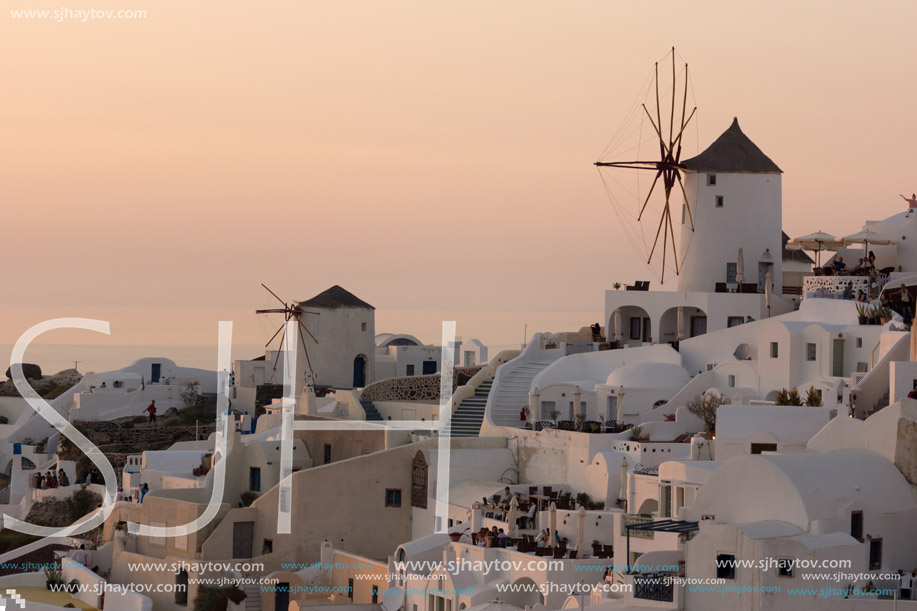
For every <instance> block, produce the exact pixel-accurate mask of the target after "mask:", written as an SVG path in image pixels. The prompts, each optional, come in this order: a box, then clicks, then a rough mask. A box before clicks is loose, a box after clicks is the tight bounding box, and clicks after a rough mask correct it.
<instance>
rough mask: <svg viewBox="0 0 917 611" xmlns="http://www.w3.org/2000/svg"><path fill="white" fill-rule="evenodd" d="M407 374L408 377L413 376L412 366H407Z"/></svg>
mask: <svg viewBox="0 0 917 611" xmlns="http://www.w3.org/2000/svg"><path fill="white" fill-rule="evenodd" d="M407 374H408V375H409V376H412V375H414V366H413V365H408V370H407Z"/></svg>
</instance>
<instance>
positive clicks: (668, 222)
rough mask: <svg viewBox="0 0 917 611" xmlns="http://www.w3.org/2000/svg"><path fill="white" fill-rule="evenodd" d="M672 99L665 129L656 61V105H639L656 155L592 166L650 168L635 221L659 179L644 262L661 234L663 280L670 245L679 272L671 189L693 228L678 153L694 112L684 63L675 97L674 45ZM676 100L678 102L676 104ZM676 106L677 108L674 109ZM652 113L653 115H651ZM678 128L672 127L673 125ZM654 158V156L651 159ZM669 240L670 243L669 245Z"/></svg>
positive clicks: (663, 279)
mask: <svg viewBox="0 0 917 611" xmlns="http://www.w3.org/2000/svg"><path fill="white" fill-rule="evenodd" d="M671 55H672V102H671V105H670V107H669V129H668V130H666V129H665V125H664V124H663V111H662V108H661V105H660V100H659V62H656V67H655V74H654V81H655V90H656V104H655V106H656V108H655V113H651V112H650V110H649V109H648V108H647V107H646V103H643V104H641V106H642V109H643V113H641V114H645V115H646V118H647V119H649V122H650V124H651V125H652V127H653V132H654V134H655V136H656V139H657V140H658V144H659V150H658V157H657V156H656V155H648V156H647V157H650V159H645V158H644V159H642V160H636V161H602V160H600V161H597V162H595V165H596V166H597V167H599V168H615V169H621V170H643V171H651V172H654V173H655V175H656V176H655V178H654V179H653V183H652V185H651V186H650V190H649V193H647V195H646V199H644V200H643V205H642V207H641V208H640V213H639V214H638V215H637V221H638V222H640V221H642V219H643V214H644V212H646V209H647V206H648V205H649V203H650V198H651V197H652V195H653V192H654V190H655V188H656V184H657V183H658V182H659V179H660V178H661V179H662V187H663V190H664V192H665V202H664V205H663V207H662V213H661V215H660V217H659V223H658V225H657V227H656V237H655V239H654V241H653V246H652V248H651V249H650V252H649V257H647V263H650V262H651V261H652V260H653V255H654V254H656V248H657V246H659V238H660V236H661V237H662V248H661V252H662V270H661V278H660V279H661V280H662V281H665V263H666V254H667V251H668V250H669V249H670V248H671V251H672V255H673V259H674V261H675V275H676V276H677V275H678V273H679V261H678V252H677V249H676V247H675V230H674V227H673V224H672V212H671V209H670V207H669V199H670V196H671V193H672V191H673V190H674V189H676V188H679V189H680V190H681V193H682V196H683V197H684V206H685V212H686V214H687V219H688V221H689V222H690V227H691V230H692V231H693V230H694V215H693V214H692V212H691V208H690V205H689V200H688V195H687V193H686V192H685V187H684V183H683V182H682V179H681V175H682V174H683V173H684V172H685V169H686V168H685V167H684V166H683V165H681V152H682V142H683V136H684V133H685V128H686V127H687V126H688V124H689V123H690V122H691V119H692V118H693V117H694V113H695V112H696V111H697V107H696V106H695V107H694V108H693V109H692V110H691V112H690V113H687V112H686V111H687V103H688V65H687V64H685V65H684V76H683V78H684V93H683V95H682V96H679V97H681V100H677V99H676V89H677V81H676V66H675V48H674V47H673V48H672V53H671ZM679 102H680V104H679ZM679 106H680V108H678V107H679ZM653 114H655V115H656V116H655V118H654V117H653ZM677 114H680V115H681V117H680V120H679V122H678V123H675V116H676V115H677ZM676 126H677V127H678V129H675V127H676ZM652 157H656V159H652ZM669 242H671V245H670V244H669Z"/></svg>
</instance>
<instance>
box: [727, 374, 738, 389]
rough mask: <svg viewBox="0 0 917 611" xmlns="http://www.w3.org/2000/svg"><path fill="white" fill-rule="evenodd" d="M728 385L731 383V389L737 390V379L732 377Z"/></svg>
mask: <svg viewBox="0 0 917 611" xmlns="http://www.w3.org/2000/svg"><path fill="white" fill-rule="evenodd" d="M728 383H729V388H735V387H736V377H735V376H734V375H730V376H729V380H728Z"/></svg>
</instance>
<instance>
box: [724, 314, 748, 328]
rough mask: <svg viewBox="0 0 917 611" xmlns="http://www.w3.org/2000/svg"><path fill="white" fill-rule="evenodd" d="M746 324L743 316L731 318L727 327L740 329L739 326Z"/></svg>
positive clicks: (727, 321)
mask: <svg viewBox="0 0 917 611" xmlns="http://www.w3.org/2000/svg"><path fill="white" fill-rule="evenodd" d="M744 322H745V318H744V317H743V316H730V317H729V318H727V319H726V326H727V327H738V326H739V325H741V324H742V323H744Z"/></svg>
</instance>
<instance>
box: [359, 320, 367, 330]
mask: <svg viewBox="0 0 917 611" xmlns="http://www.w3.org/2000/svg"><path fill="white" fill-rule="evenodd" d="M360 331H366V323H365V322H361V323H360Z"/></svg>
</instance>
